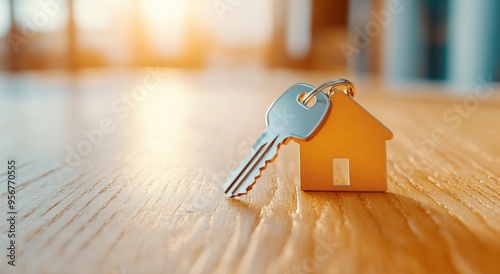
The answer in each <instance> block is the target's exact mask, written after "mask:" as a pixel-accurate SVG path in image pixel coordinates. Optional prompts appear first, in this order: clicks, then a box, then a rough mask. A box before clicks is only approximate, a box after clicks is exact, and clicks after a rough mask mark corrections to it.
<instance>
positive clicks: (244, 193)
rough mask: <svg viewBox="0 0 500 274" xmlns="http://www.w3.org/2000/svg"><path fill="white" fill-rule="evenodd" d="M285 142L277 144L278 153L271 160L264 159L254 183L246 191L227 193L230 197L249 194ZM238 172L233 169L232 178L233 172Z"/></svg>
mask: <svg viewBox="0 0 500 274" xmlns="http://www.w3.org/2000/svg"><path fill="white" fill-rule="evenodd" d="M283 143H284V142H280V143H278V145H277V146H276V153H274V156H273V158H271V159H269V160H264V165H262V166H261V167H259V172H258V173H257V175H255V177H254V179H253V183H252V184H250V185H249V186H248V187H247V188H246V189H245V192H238V193H235V194H231V193H227V195H228V196H229V198H236V197H241V196H243V195H247V194H248V192H250V190H252V188H253V186H254V185H255V184H256V183H257V179H259V178H260V177H261V176H262V171H263V170H264V169H266V168H267V165H268V164H269V163H272V162H273V161H274V160H275V159H276V157H278V151H279V150H280V148H281V145H282V144H283ZM244 161H245V160H243V161H242V162H244ZM234 172H236V170H233V172H231V178H232V177H233V173H234Z"/></svg>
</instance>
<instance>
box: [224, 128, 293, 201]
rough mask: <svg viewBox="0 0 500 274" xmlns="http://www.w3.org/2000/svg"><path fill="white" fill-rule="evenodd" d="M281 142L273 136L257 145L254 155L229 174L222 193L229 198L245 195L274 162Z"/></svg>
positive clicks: (277, 137)
mask: <svg viewBox="0 0 500 274" xmlns="http://www.w3.org/2000/svg"><path fill="white" fill-rule="evenodd" d="M283 141H284V140H282V138H280V137H279V136H275V137H274V138H273V139H271V140H265V142H262V143H261V144H260V145H258V146H257V149H256V150H254V153H252V154H251V155H249V156H248V157H247V159H245V161H242V162H241V164H240V166H239V167H238V168H237V169H235V170H234V171H233V172H232V173H231V177H230V178H229V180H228V181H227V182H226V184H225V185H224V193H226V195H227V196H229V197H230V198H234V197H237V196H242V195H245V194H247V193H248V191H250V190H251V189H252V187H253V185H254V184H255V183H256V181H257V179H258V178H259V177H260V176H261V174H262V170H264V169H265V168H266V166H267V164H268V163H271V162H272V161H274V159H275V158H276V156H277V152H278V149H279V146H280V145H281V143H283Z"/></svg>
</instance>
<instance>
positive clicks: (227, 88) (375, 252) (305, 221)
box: [0, 70, 500, 274]
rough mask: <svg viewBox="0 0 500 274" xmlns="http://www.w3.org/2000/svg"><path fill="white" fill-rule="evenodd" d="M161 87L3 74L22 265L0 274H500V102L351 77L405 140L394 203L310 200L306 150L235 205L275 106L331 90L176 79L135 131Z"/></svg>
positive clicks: (345, 197)
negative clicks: (295, 92) (232, 188)
mask: <svg viewBox="0 0 500 274" xmlns="http://www.w3.org/2000/svg"><path fill="white" fill-rule="evenodd" d="M148 73H149V72H147V71H146V70H139V71H89V72H85V73H81V74H80V75H78V76H76V77H69V76H67V75H61V74H59V73H46V74H42V75H40V74H30V73H26V74H20V75H2V76H1V78H2V84H1V86H2V90H1V97H2V100H0V106H1V109H2V110H1V112H2V115H1V118H0V123H1V124H0V125H1V128H2V131H1V132H0V138H1V140H2V141H1V142H0V149H1V151H2V152H3V153H2V154H1V155H2V158H4V159H2V163H3V165H4V166H5V167H3V166H0V180H1V182H2V187H1V188H0V203H1V204H2V207H1V210H2V214H4V213H3V212H5V211H6V208H5V205H6V201H7V198H6V187H5V180H6V173H5V171H6V161H4V160H6V159H8V158H10V157H15V159H17V168H18V182H17V192H18V194H17V202H18V204H17V206H18V218H19V222H18V224H17V229H18V239H17V240H18V244H17V248H18V262H17V263H18V265H17V266H16V267H11V266H8V265H7V264H6V261H5V255H2V257H3V258H4V259H3V260H2V264H1V265H0V272H1V273H126V274H131V273H499V272H500V261H499V258H500V209H499V208H500V207H499V205H500V168H499V167H500V143H499V141H498V140H499V139H498V138H499V137H498V136H499V133H500V126H499V123H498V121H499V120H500V101H499V100H498V96H496V95H493V96H491V97H490V98H489V99H488V100H478V101H477V102H478V103H477V107H476V105H475V104H472V103H471V102H472V101H471V100H472V99H470V98H469V99H467V100H464V98H460V97H450V96H447V95H445V92H444V88H442V87H439V86H437V87H436V86H429V87H425V90H429V89H430V90H432V91H435V92H439V94H440V95H437V96H436V95H435V94H434V95H432V94H431V95H430V96H428V95H425V96H424V95H418V96H417V95H415V94H416V93H412V92H411V89H412V88H408V87H403V88H397V89H395V88H390V87H387V86H384V85H382V84H380V83H379V82H378V81H375V80H366V79H358V78H356V77H355V76H352V77H349V76H347V77H348V78H349V79H351V80H352V81H353V82H354V83H355V84H357V90H358V91H359V92H358V95H357V97H356V100H357V101H358V102H359V103H360V104H361V105H363V106H364V107H365V108H366V109H367V110H369V111H370V112H371V113H372V114H373V115H374V116H375V117H377V118H378V119H379V120H380V121H382V122H383V123H384V124H385V125H387V126H388V127H389V128H390V129H391V130H392V131H393V133H394V139H393V140H391V141H390V142H389V143H388V180H389V181H388V191H387V193H327V192H302V191H300V188H299V183H298V178H299V174H298V172H299V170H298V167H299V163H298V145H297V144H295V143H293V142H291V143H289V144H288V145H286V146H284V147H282V149H281V150H280V156H279V157H278V158H277V159H276V161H275V162H274V163H272V164H270V165H269V166H268V168H267V169H266V170H265V172H264V173H263V176H262V178H261V179H260V180H259V181H258V182H257V184H256V185H255V187H254V189H253V190H252V191H251V192H250V194H249V195H247V196H244V197H242V198H240V199H228V198H226V197H225V196H224V195H223V192H222V189H221V186H222V184H223V183H224V181H225V180H226V179H227V178H228V177H229V173H230V172H231V170H232V169H233V168H234V167H235V165H237V164H238V163H239V161H241V160H242V159H243V158H244V157H245V155H246V153H248V152H249V151H250V146H251V145H252V143H253V141H254V140H255V138H256V137H257V136H258V135H259V134H260V132H261V131H262V130H263V128H264V114H265V112H266V109H267V107H268V106H269V105H270V103H271V102H272V101H273V100H274V98H275V97H276V96H277V95H279V94H280V93H281V92H282V91H283V90H285V89H286V88H287V87H288V86H290V85H291V84H293V83H296V82H308V83H311V84H318V83H321V82H322V81H324V80H326V79H329V78H331V77H332V74H326V73H303V72H289V71H265V72H245V73H241V72H224V73H210V72H196V71H175V70H165V71H162V78H161V81H160V83H159V85H158V86H157V87H155V88H152V89H151V90H148V92H147V96H145V98H144V100H142V101H140V102H135V103H137V104H136V106H135V105H134V107H130V111H129V112H128V114H127V115H125V113H124V112H122V111H116V109H115V110H113V108H112V105H113V102H115V101H116V100H120V98H121V96H122V95H127V94H130V92H133V90H134V88H135V87H137V86H138V85H142V83H143V79H144V77H145V76H146V75H148ZM335 76H337V77H339V76H343V75H335ZM344 77H346V76H345V75H344ZM415 89H417V90H423V88H420V87H419V88H415ZM390 90H392V92H388V91H390ZM394 91H397V92H394ZM405 91H406V92H407V93H405ZM401 94H406V95H401ZM408 94H411V95H408ZM467 102H468V103H467ZM464 103H465V104H469V105H468V106H469V108H468V110H467V111H464V112H463V113H462V114H460V116H455V115H454V114H453V113H454V112H453V113H452V114H453V115H452V116H449V115H450V114H449V112H450V109H451V111H453V110H454V105H461V104H464ZM447 113H448V114H447ZM452 117H455V118H452ZM456 117H461V118H460V119H458V118H456ZM103 119H109V120H111V121H112V123H113V125H114V130H113V131H112V132H111V133H109V134H103V138H102V139H103V140H102V143H99V144H97V145H94V146H92V149H91V152H90V153H89V154H88V155H87V156H84V157H82V160H81V163H79V164H77V165H75V166H74V167H69V168H68V167H67V166H66V167H64V166H63V167H61V166H58V165H57V164H55V163H56V162H57V163H61V164H63V165H67V163H66V160H65V158H66V157H67V154H68V152H67V148H68V147H69V148H70V149H71V148H73V149H76V148H77V147H78V145H79V144H81V142H82V140H86V139H85V138H86V137H85V135H84V134H83V133H82V130H87V131H91V130H93V129H96V128H98V126H99V123H100V121H102V120H103ZM436 129H437V130H436ZM433 132H434V133H433ZM436 133H441V134H440V135H437V134H436ZM443 136H444V137H443ZM441 137H443V138H441ZM367 138H369V136H367ZM433 138H434V139H433ZM436 140H437V141H436ZM7 230H8V226H7V223H6V222H5V221H2V222H0V231H1V233H2V234H1V236H2V238H1V239H2V241H1V250H3V251H2V254H5V253H6V247H7V237H6V231H7Z"/></svg>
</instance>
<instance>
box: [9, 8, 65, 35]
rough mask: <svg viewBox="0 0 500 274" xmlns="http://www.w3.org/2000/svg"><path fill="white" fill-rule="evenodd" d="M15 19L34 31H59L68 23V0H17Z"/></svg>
mask: <svg viewBox="0 0 500 274" xmlns="http://www.w3.org/2000/svg"><path fill="white" fill-rule="evenodd" d="M14 4H15V9H14V12H15V21H16V24H17V26H18V27H19V28H21V29H23V28H24V29H29V30H30V31H33V32H45V33H48V32H57V31H61V30H63V29H64V28H65V27H66V26H67V24H68V17H69V13H68V4H67V1H38V0H15V1H14Z"/></svg>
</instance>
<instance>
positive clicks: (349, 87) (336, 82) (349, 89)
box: [302, 78, 356, 105]
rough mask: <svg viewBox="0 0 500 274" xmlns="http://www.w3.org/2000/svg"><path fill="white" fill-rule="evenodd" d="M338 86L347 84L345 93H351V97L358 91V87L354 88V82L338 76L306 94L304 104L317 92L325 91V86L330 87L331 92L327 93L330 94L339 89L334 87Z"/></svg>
mask: <svg viewBox="0 0 500 274" xmlns="http://www.w3.org/2000/svg"><path fill="white" fill-rule="evenodd" d="M337 86H347V88H346V89H345V90H344V92H345V94H347V95H349V96H350V97H354V93H355V92H356V89H355V88H354V84H353V83H352V82H351V81H349V80H347V79H342V78H337V79H333V80H330V81H327V82H324V83H323V84H321V85H319V86H317V87H316V88H315V89H313V90H311V91H310V92H309V93H308V94H306V96H305V97H304V100H302V104H304V105H307V103H308V102H309V101H310V100H311V99H312V98H313V97H314V96H316V94H318V93H320V92H321V91H323V90H324V89H325V88H327V87H330V90H329V92H328V93H327V94H328V95H330V94H332V93H333V92H335V91H337V89H336V88H335V89H334V87H337Z"/></svg>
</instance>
